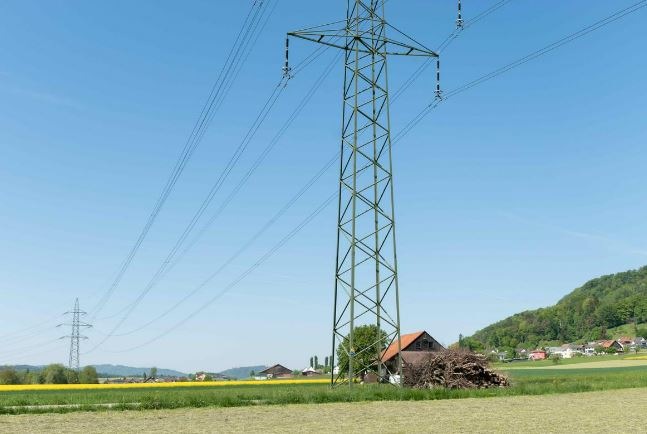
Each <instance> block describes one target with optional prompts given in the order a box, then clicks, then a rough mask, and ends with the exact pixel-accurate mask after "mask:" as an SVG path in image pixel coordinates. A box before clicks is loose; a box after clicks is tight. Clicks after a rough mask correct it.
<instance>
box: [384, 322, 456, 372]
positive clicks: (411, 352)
mask: <svg viewBox="0 0 647 434" xmlns="http://www.w3.org/2000/svg"><path fill="white" fill-rule="evenodd" d="M400 348H401V350H402V362H403V363H409V364H415V363H417V362H419V361H421V360H422V359H423V358H424V357H425V356H426V355H427V354H429V353H432V352H435V351H441V350H444V349H445V348H444V347H443V346H442V345H440V344H439V343H438V341H437V340H436V339H434V338H433V337H432V336H431V335H430V334H429V333H427V332H426V331H424V330H423V331H419V332H415V333H408V334H406V335H401V336H400ZM397 356H398V343H397V342H396V341H394V342H393V343H391V345H389V347H388V348H387V349H386V350H384V352H383V353H382V363H383V364H384V365H385V366H386V368H387V369H388V370H389V371H390V372H397V370H398V357H397Z"/></svg>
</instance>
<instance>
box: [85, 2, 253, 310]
mask: <svg viewBox="0 0 647 434" xmlns="http://www.w3.org/2000/svg"><path fill="white" fill-rule="evenodd" d="M263 6H264V2H263V0H260V1H254V3H253V4H252V6H251V8H250V10H249V12H248V13H247V16H246V17H245V20H244V22H243V25H242V26H241V28H240V30H239V32H238V34H237V36H236V39H235V41H234V44H233V45H232V47H231V49H230V50H229V54H228V56H227V59H226V61H225V63H224V65H223V67H222V69H221V71H220V74H219V76H218V78H217V80H216V82H215V83H214V85H213V86H212V88H211V92H210V94H209V97H208V98H207V101H206V103H205V104H204V106H203V108H202V111H201V113H200V116H199V118H198V120H197V121H196V123H195V125H194V127H193V130H192V131H191V134H190V135H189V137H188V139H187V141H186V143H185V145H184V148H183V149H182V152H181V153H180V156H179V157H178V159H177V161H176V163H175V166H174V167H173V169H172V171H171V174H170V176H169V178H168V180H167V182H166V184H165V186H164V188H163V189H162V192H161V194H160V196H159V197H158V199H157V201H156V203H155V205H154V206H153V210H152V212H151V213H150V215H149V217H148V219H147V221H146V223H145V225H144V227H143V228H142V230H141V232H140V234H139V236H138V237H137V239H136V241H135V243H134V244H133V246H132V247H131V249H130V250H129V252H128V254H127V255H126V258H125V259H124V261H123V262H122V264H121V267H120V268H119V271H118V272H117V275H116V276H115V278H114V279H113V281H112V283H111V285H110V286H109V288H108V289H107V291H106V292H105V293H104V295H103V296H102V297H101V298H100V299H99V301H98V302H97V304H96V305H95V306H94V307H93V308H92V312H93V318H95V317H96V315H97V314H98V313H99V312H100V311H101V310H102V309H103V308H104V307H105V305H106V304H107V303H108V301H109V300H110V298H111V297H112V294H113V293H114V291H115V290H116V289H117V287H118V286H119V284H120V283H121V281H122V279H123V277H124V275H125V274H126V271H127V270H128V268H129V267H130V265H131V264H132V262H133V260H134V258H135V255H136V254H137V252H138V251H139V249H140V247H141V245H142V243H143V242H144V240H145V239H146V237H147V236H148V233H149V231H150V229H151V227H152V226H153V224H154V223H155V220H156V219H157V216H158V215H159V213H160V211H161V210H162V208H163V206H164V204H165V203H166V201H167V199H168V197H169V196H170V194H171V192H172V191H173V189H174V187H175V184H176V183H177V181H178V179H179V178H180V176H181V175H182V172H183V171H184V169H185V167H186V165H187V163H188V161H189V160H190V158H191V156H192V155H193V153H194V151H195V149H196V148H197V146H198V145H199V144H200V142H201V140H202V138H203V137H204V133H205V131H206V129H207V128H208V126H209V124H210V122H211V120H212V119H213V116H215V113H216V111H217V109H218V108H219V107H220V104H221V103H222V100H223V98H221V97H222V94H223V86H224V83H225V82H229V83H233V81H235V79H236V77H237V75H232V74H231V72H232V67H233V65H234V64H237V61H238V59H239V58H240V56H241V53H242V51H241V49H242V47H244V46H246V45H247V44H246V43H247V41H248V40H249V39H250V38H251V37H252V35H253V29H254V28H256V23H257V21H258V17H259V13H260V12H261V11H262V10H263ZM225 89H226V88H225ZM216 101H218V105H216V104H215V103H216Z"/></svg>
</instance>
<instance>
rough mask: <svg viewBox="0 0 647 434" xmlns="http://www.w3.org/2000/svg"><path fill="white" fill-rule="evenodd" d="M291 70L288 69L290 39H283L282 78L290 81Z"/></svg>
mask: <svg viewBox="0 0 647 434" xmlns="http://www.w3.org/2000/svg"><path fill="white" fill-rule="evenodd" d="M291 71H292V69H291V68H290V37H289V36H288V37H286V38H285V66H283V77H284V78H286V79H288V80H289V79H290V78H291V77H292V75H291Z"/></svg>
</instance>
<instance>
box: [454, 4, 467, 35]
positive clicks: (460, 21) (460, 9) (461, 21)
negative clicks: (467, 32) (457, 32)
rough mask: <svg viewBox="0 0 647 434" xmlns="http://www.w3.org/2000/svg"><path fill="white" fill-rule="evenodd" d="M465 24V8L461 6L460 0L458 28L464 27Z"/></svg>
mask: <svg viewBox="0 0 647 434" xmlns="http://www.w3.org/2000/svg"><path fill="white" fill-rule="evenodd" d="M464 25H465V21H463V8H462V6H461V0H458V18H456V28H457V29H462V28H463V26H464Z"/></svg>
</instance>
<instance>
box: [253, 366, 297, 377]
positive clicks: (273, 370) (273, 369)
mask: <svg viewBox="0 0 647 434" xmlns="http://www.w3.org/2000/svg"><path fill="white" fill-rule="evenodd" d="M258 374H259V375H260V376H264V377H267V378H286V377H291V376H292V371H291V370H290V369H288V368H286V367H285V366H283V365H279V364H276V365H274V366H270V367H269V368H267V369H266V370H264V371H261V372H259V373H258Z"/></svg>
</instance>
